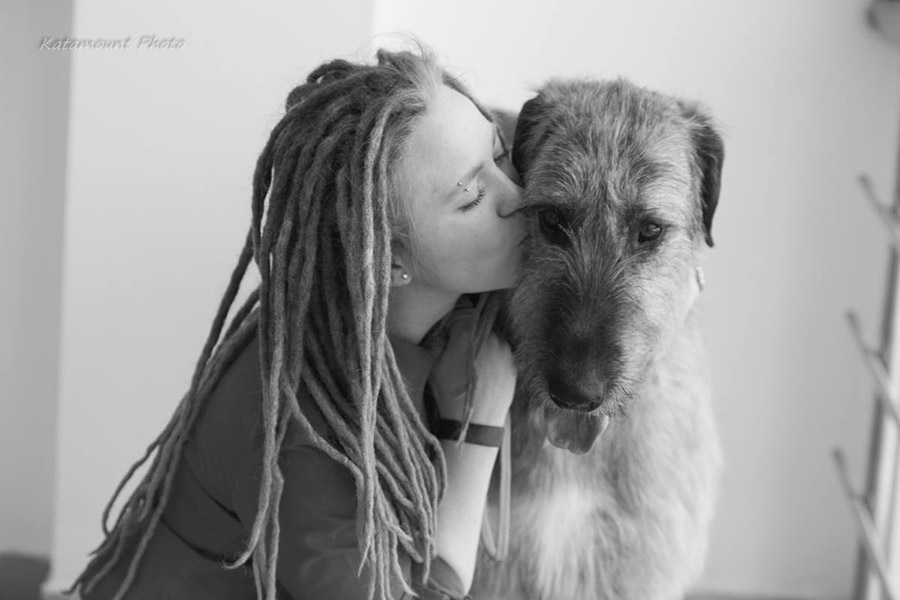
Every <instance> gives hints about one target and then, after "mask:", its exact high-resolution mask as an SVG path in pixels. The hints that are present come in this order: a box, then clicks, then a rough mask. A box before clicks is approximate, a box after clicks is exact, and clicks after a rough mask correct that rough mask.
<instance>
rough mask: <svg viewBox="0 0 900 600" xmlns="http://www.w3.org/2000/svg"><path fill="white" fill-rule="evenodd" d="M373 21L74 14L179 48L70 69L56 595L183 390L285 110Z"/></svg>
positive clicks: (104, 30) (82, 53)
mask: <svg viewBox="0 0 900 600" xmlns="http://www.w3.org/2000/svg"><path fill="white" fill-rule="evenodd" d="M371 21H372V14H371V5H370V3H368V2H366V1H365V0H337V1H332V2H329V3H318V2H317V3H312V2H300V3H298V2H292V1H290V0H277V1H272V2H268V3H265V4H259V3H253V4H250V3H246V4H237V3H234V4H223V3H221V2H212V1H204V2H191V3H184V2H176V1H175V0H163V1H159V2H154V3H152V4H147V3H145V2H138V1H128V2H121V1H111V0H104V1H99V0H97V1H87V0H85V1H83V2H79V3H77V5H76V7H75V21H74V34H73V37H75V38H95V37H103V38H120V37H126V36H132V38H133V40H132V45H133V46H136V44H137V38H138V37H139V36H141V35H144V34H154V35H156V36H157V37H159V38H168V37H171V36H176V37H180V38H183V39H184V40H185V41H184V45H183V47H182V48H180V49H177V50H162V49H160V50H138V49H137V48H134V47H133V48H132V49H130V50H106V51H98V50H77V51H75V52H73V53H72V60H73V68H72V100H71V110H70V115H71V123H70V131H71V137H70V145H69V156H70V161H69V174H68V182H67V197H66V231H65V284H64V289H63V318H62V345H61V376H60V377H61V391H60V397H59V434H58V435H59V437H58V453H57V461H58V479H57V494H56V528H55V536H54V542H53V557H52V560H53V572H52V575H51V581H50V582H49V584H47V585H46V586H45V587H46V589H47V590H49V591H53V590H58V589H60V588H62V587H68V585H69V584H70V583H71V581H72V580H73V579H74V577H75V576H76V575H77V574H78V572H79V571H80V570H81V568H82V567H83V566H84V564H85V562H86V558H87V554H88V552H89V551H91V550H93V549H94V548H95V547H96V546H97V545H98V544H99V543H100V541H101V531H100V524H99V521H100V513H101V511H102V509H103V507H104V506H105V503H106V501H107V499H108V497H109V496H110V494H111V493H112V491H113V489H114V487H115V485H116V484H117V483H118V481H119V479H120V478H121V476H122V475H123V474H124V473H125V471H126V470H127V468H128V467H129V466H130V465H131V464H132V462H133V461H134V460H135V459H136V458H137V457H138V456H140V454H141V453H142V451H143V449H144V448H145V447H146V445H147V444H148V443H149V442H150V441H151V440H152V438H153V437H154V436H155V435H156V433H158V431H159V430H160V429H161V428H162V426H163V425H164V424H165V423H166V422H167V421H168V419H169V416H170V415H171V412H172V410H173V409H174V407H175V406H176V404H177V403H178V400H179V399H180V398H181V397H182V395H183V394H184V392H185V391H186V390H187V388H188V385H189V383H190V377H191V375H192V373H193V368H194V364H195V362H196V360H197V357H198V356H199V354H200V351H201V349H202V347H203V343H204V342H205V340H206V337H207V335H208V333H209V327H210V325H211V323H212V319H213V317H214V316H215V314H216V311H217V309H218V304H219V301H220V299H221V296H222V293H223V292H224V290H225V287H226V285H227V282H228V279H229V277H230V274H231V271H232V269H233V268H234V264H235V262H236V260H237V258H238V254H239V252H240V248H241V246H242V245H243V242H244V237H245V235H246V232H247V229H248V227H249V225H250V181H251V176H252V173H253V168H254V165H255V161H256V158H257V156H258V155H259V152H260V151H261V150H262V147H263V145H264V143H265V141H266V138H267V136H268V132H269V131H270V130H271V128H272V127H273V126H274V125H275V123H276V122H277V120H278V118H279V117H280V115H281V114H282V113H283V103H284V99H285V98H286V96H287V93H288V92H289V91H290V90H291V88H292V87H293V86H294V85H295V84H297V83H300V82H301V81H302V80H303V78H304V77H305V76H306V74H307V73H308V72H309V71H310V70H311V69H312V68H313V67H315V66H316V65H318V64H319V63H320V62H322V61H323V60H325V59H329V58H332V57H334V56H337V55H346V54H349V53H352V52H354V51H355V50H356V49H357V48H358V47H360V46H362V45H364V44H366V43H368V42H369V36H370V33H371ZM254 281H255V280H254Z"/></svg>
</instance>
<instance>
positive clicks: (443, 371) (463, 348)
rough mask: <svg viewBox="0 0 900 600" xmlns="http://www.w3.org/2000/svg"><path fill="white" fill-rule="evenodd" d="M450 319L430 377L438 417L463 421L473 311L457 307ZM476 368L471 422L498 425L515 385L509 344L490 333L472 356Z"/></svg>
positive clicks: (504, 419) (504, 414)
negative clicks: (443, 343)
mask: <svg viewBox="0 0 900 600" xmlns="http://www.w3.org/2000/svg"><path fill="white" fill-rule="evenodd" d="M451 319H452V321H451V322H450V324H449V327H448V339H447V345H446V346H445V347H444V350H443V351H442V352H441V354H440V355H439V356H438V358H437V360H436V361H435V364H434V367H433V368H432V371H431V375H430V376H429V378H430V381H431V388H432V390H433V391H434V396H435V401H436V402H437V406H438V412H439V413H440V415H441V417H442V418H444V419H453V420H456V421H462V419H463V417H464V416H465V397H466V381H467V372H466V366H467V359H468V355H469V350H470V348H471V345H472V334H473V332H474V328H475V311H474V310H460V311H459V312H458V314H454V315H453V316H452V317H451ZM475 371H476V373H477V382H476V385H475V391H474V394H473V404H474V407H473V410H474V412H473V413H472V422H473V423H477V424H480V425H492V426H495V427H500V426H502V425H503V423H504V422H505V421H506V415H507V413H508V412H509V406H510V404H512V399H513V395H514V393H515V388H516V369H515V365H514V363H513V355H512V350H511V349H510V347H509V344H507V343H506V341H505V340H503V339H502V338H500V337H499V336H497V335H496V334H494V333H490V334H489V335H488V338H487V339H486V340H485V343H484V345H483V346H482V348H481V350H480V351H479V353H478V354H477V355H476V357H475Z"/></svg>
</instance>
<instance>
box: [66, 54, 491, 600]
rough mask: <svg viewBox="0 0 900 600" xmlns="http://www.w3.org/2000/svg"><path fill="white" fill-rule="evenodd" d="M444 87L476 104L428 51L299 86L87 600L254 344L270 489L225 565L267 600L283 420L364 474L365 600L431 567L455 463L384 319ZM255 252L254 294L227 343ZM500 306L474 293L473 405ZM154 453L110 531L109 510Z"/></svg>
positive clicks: (145, 518) (145, 531)
mask: <svg viewBox="0 0 900 600" xmlns="http://www.w3.org/2000/svg"><path fill="white" fill-rule="evenodd" d="M441 84H443V85H448V86H450V87H452V88H453V89H455V90H456V91H459V92H460V93H463V94H465V95H466V96H468V97H469V98H470V99H471V95H470V94H468V93H467V92H466V91H465V89H464V88H463V87H462V86H461V84H460V83H459V82H458V81H457V80H456V79H454V78H453V77H451V76H449V75H447V74H446V73H443V72H442V71H441V70H440V69H439V68H438V67H437V66H436V63H435V61H434V59H433V57H432V56H431V55H430V53H428V51H427V50H425V49H423V48H420V50H419V52H418V53H412V52H396V53H393V52H387V51H384V50H381V51H379V52H378V54H377V64H375V65H360V64H352V63H349V62H347V61H344V60H335V61H332V62H329V63H326V64H324V65H322V66H320V67H319V68H317V69H315V70H314V71H313V72H312V73H311V74H310V75H309V77H308V78H307V81H306V82H305V83H304V84H302V85H300V86H298V87H296V88H295V89H294V90H293V91H291V93H290V94H289V96H288V98H287V103H286V114H285V115H284V116H283V118H282V119H281V120H280V122H279V123H278V124H277V125H276V127H275V128H274V130H273V131H272V133H271V135H270V137H269V140H268V142H267V144H266V146H265V148H264V149H263V151H262V154H261V155H260V157H259V160H258V162H257V165H256V170H255V174H254V179H253V198H252V226H251V228H250V232H249V234H248V236H247V239H246V241H245V244H244V248H243V251H242V252H241V254H240V258H239V260H238V264H237V267H236V268H235V270H234V272H233V274H232V276H231V281H230V283H229V285H228V288H227V290H226V292H225V296H224V298H223V299H222V302H221V304H220V306H219V310H218V313H217V314H216V317H215V319H214V321H213V325H212V330H211V332H210V335H209V337H208V339H207V341H206V344H205V345H204V348H203V351H202V353H201V356H200V359H199V361H198V363H197V366H196V369H195V371H194V375H193V377H192V379H191V383H190V388H189V390H188V392H187V394H186V395H185V396H184V397H183V398H182V400H181V402H180V403H179V405H178V408H177V409H176V410H175V413H174V414H173V416H172V418H171V420H170V422H169V424H168V425H167V426H166V427H165V429H164V430H163V432H162V433H161V434H160V435H159V436H158V437H157V438H156V439H155V440H153V442H152V443H151V444H150V445H149V446H148V448H147V450H146V452H145V453H144V455H143V457H142V458H141V459H140V460H138V461H137V462H136V463H135V464H134V465H133V466H132V467H131V469H130V470H129V471H128V472H127V473H126V475H125V477H124V478H123V480H122V482H121V483H120V484H119V485H118V487H117V488H116V490H115V492H114V494H113V497H112V499H111V500H110V502H109V504H108V505H107V507H106V509H105V510H104V513H103V519H102V526H103V531H104V534H105V539H104V541H103V543H102V544H101V545H100V546H99V547H98V548H97V550H95V551H94V552H93V555H92V556H93V558H92V559H91V561H90V563H89V564H88V565H87V567H86V568H85V570H84V572H83V573H82V574H81V575H80V576H79V577H78V579H77V580H76V581H75V583H74V584H73V586H72V588H71V590H70V591H73V590H75V589H76V588H78V587H79V586H81V589H82V591H83V592H84V593H87V592H89V591H90V590H91V589H92V588H93V587H94V586H95V585H96V583H97V582H98V581H99V580H101V579H102V578H103V577H104V576H105V575H107V574H108V573H109V572H110V570H111V569H112V568H113V566H114V565H115V564H116V563H117V561H119V560H120V559H121V557H122V556H123V555H124V553H125V549H126V548H127V547H128V544H129V543H130V542H135V543H136V544H137V550H136V552H135V553H134V555H133V557H132V560H131V563H130V565H129V568H128V571H127V574H126V576H125V579H124V580H123V581H122V583H121V585H120V587H119V590H118V592H117V594H116V596H115V598H116V599H120V598H122V597H123V596H124V595H125V593H126V592H127V590H128V589H129V586H130V585H131V583H132V581H133V579H134V577H135V574H136V572H137V568H138V565H139V563H140V561H141V557H142V556H143V554H144V551H145V550H146V548H147V544H148V542H149V541H150V539H151V538H152V536H153V533H154V531H155V529H156V527H157V524H158V523H159V520H160V518H161V516H162V514H163V510H164V509H165V506H166V502H167V500H168V498H169V495H170V492H171V489H172V482H173V479H174V475H175V473H176V470H177V468H178V465H179V461H180V459H181V456H182V449H183V447H184V444H185V441H186V440H187V438H188V435H189V434H190V432H191V429H192V427H193V424H194V422H195V420H196V418H197V415H198V413H199V411H200V409H201V407H202V406H203V403H204V401H205V399H206V398H207V397H208V396H209V394H210V392H211V391H212V389H213V388H214V387H215V385H216V383H217V382H218V380H219V378H220V376H221V375H222V373H223V372H224V371H225V370H226V369H227V368H228V366H229V365H230V364H231V363H232V362H233V360H234V359H235V358H236V356H237V355H238V353H239V352H240V350H241V349H242V348H243V347H245V346H246V344H247V343H248V341H249V340H250V338H251V336H253V335H257V336H258V339H259V348H260V367H261V379H262V381H261V383H262V406H261V410H262V428H263V434H264V435H263V439H264V444H263V464H262V481H261V485H260V488H259V496H258V506H257V512H256V518H255V521H254V523H253V526H252V530H251V531H250V534H249V539H248V542H247V546H246V549H245V550H244V552H243V553H241V554H240V555H239V556H237V557H235V558H234V559H233V560H232V561H231V562H229V563H227V564H226V565H225V566H226V568H236V567H238V566H240V565H244V564H246V563H247V562H251V563H252V567H253V574H254V580H255V582H256V589H257V597H258V598H265V599H266V600H274V599H275V597H276V564H277V561H278V539H279V533H280V532H279V519H278V508H279V501H280V498H281V492H282V488H283V485H284V480H283V477H282V474H281V470H280V468H279V465H278V456H279V453H280V449H281V446H282V443H283V441H284V439H285V435H286V433H287V431H288V427H289V426H294V427H299V428H300V430H301V431H302V432H303V433H304V434H305V435H306V436H308V438H309V439H310V440H311V443H312V444H313V445H314V446H315V447H316V448H318V449H319V450H321V451H322V452H324V453H325V454H327V455H328V456H329V457H331V458H332V459H333V460H335V461H337V462H338V463H340V464H342V465H343V466H345V467H346V468H347V469H348V470H349V471H350V472H351V473H352V475H353V477H354V480H355V483H356V491H357V538H358V545H359V549H360V554H361V557H362V565H361V567H360V569H361V571H362V568H363V566H368V567H369V569H370V574H371V575H370V577H369V580H368V591H369V597H370V598H373V597H377V598H379V599H381V600H384V599H386V598H387V597H388V593H389V589H390V580H391V579H392V577H394V576H395V577H396V578H397V579H398V580H399V581H401V582H402V584H403V586H404V588H405V589H406V591H407V592H412V590H411V588H410V587H409V582H406V581H405V580H404V578H403V574H402V571H401V567H400V561H399V559H398V557H399V552H400V551H402V552H405V553H406V554H408V555H409V556H410V557H411V558H412V559H413V560H415V561H417V562H420V563H423V565H424V572H425V573H426V576H427V573H428V569H429V567H430V563H431V559H432V557H433V556H434V555H435V539H434V538H435V529H436V512H437V505H438V502H439V500H440V498H441V497H442V494H443V491H444V486H445V481H446V473H445V471H446V465H445V463H444V458H443V453H442V451H441V446H440V444H439V443H438V441H437V440H436V438H434V437H433V436H432V435H431V434H430V433H429V431H428V429H427V428H426V426H425V425H424V424H423V423H422V420H421V418H420V416H419V414H418V412H417V411H416V408H415V406H414V404H413V402H412V400H411V399H410V397H409V395H408V393H407V391H406V387H405V385H404V383H403V379H402V376H401V374H400V371H399V369H398V366H397V362H396V360H395V357H394V353H393V350H392V348H391V345H390V343H389V340H388V338H387V332H386V326H385V324H386V317H387V309H388V304H387V301H388V293H389V289H390V272H391V253H392V242H393V243H395V244H396V243H400V244H406V243H409V242H410V236H409V226H410V224H409V223H408V222H407V220H406V219H405V215H404V212H405V211H404V207H402V206H400V204H399V203H400V200H398V197H399V194H397V193H395V191H394V181H393V178H392V176H391V173H392V172H393V168H394V166H395V165H396V164H397V161H398V159H399V158H400V157H402V154H403V151H404V146H405V141H406V140H407V139H408V137H409V135H410V134H411V132H412V130H413V127H414V126H415V124H416V122H417V119H418V118H419V117H420V116H421V115H422V114H423V113H424V112H425V110H426V107H427V102H428V100H429V97H430V94H431V93H433V89H434V86H437V85H441ZM473 102H475V101H474V99H473ZM476 106H479V105H478V104H477V102H476ZM479 108H480V106H479ZM481 110H482V112H483V113H484V114H485V115H486V116H487V117H488V118H489V119H490V118H491V117H490V115H489V114H488V113H487V112H486V111H485V110H484V109H481ZM251 259H253V260H254V261H255V263H256V265H257V267H258V268H259V271H260V275H261V283H260V285H259V287H257V288H256V289H255V290H253V292H252V293H251V294H250V295H249V297H248V299H247V300H246V302H245V303H244V304H243V306H242V307H241V308H240V309H239V310H238V311H237V313H236V314H235V315H234V317H233V319H232V321H231V324H230V325H229V327H228V330H227V331H226V333H225V336H224V338H222V339H221V341H220V335H221V332H222V328H223V325H224V324H225V320H226V316H227V315H228V313H229V311H230V309H231V306H232V303H233V302H234V300H235V297H236V295H237V292H238V289H239V288H240V284H241V281H242V280H243V278H244V275H245V273H246V270H247V268H248V266H249V263H250V260H251ZM498 298H499V297H498V295H497V294H481V296H480V298H479V301H478V304H477V306H476V311H477V313H478V326H477V327H476V331H475V334H474V335H475V338H474V340H473V350H472V353H471V355H470V357H469V368H468V372H469V382H468V386H467V402H468V403H469V407H471V401H472V391H473V389H474V385H475V382H474V373H475V369H474V358H473V357H474V354H475V353H476V352H477V349H478V348H479V347H480V345H481V342H483V341H484V339H485V338H486V337H487V335H488V333H489V331H490V329H491V327H492V323H493V321H494V317H495V315H496V312H497V307H498V305H499V299H498ZM442 323H443V321H442ZM440 326H441V323H439V324H438V325H436V326H435V328H433V329H432V332H436V331H439V330H440ZM432 332H430V333H429V335H431V333H432ZM301 386H302V387H303V388H305V389H306V390H307V391H308V393H309V394H310V395H311V396H312V398H313V399H314V401H315V404H316V406H317V407H318V409H319V410H321V412H322V414H323V415H324V417H325V420H326V423H327V424H328V426H329V428H330V429H331V430H332V431H333V433H334V438H331V441H330V440H329V439H328V438H326V437H323V435H321V434H320V433H319V432H317V431H316V430H315V429H314V428H313V427H312V426H311V424H310V422H309V421H308V420H307V418H306V416H304V414H303V413H302V412H301V411H300V408H299V405H298V400H297V398H298V392H299V390H300V389H301ZM151 456H152V457H153V459H152V462H151V464H150V467H149V469H148V470H147V472H146V474H145V475H144V477H143V478H142V480H141V481H140V483H139V484H138V485H137V486H136V488H135V490H134V492H133V493H132V494H131V496H130V497H129V498H128V500H127V502H126V503H125V505H124V506H123V508H122V510H121V511H120V513H119V515H118V518H117V519H116V521H115V523H114V525H113V527H112V529H111V530H110V529H109V528H108V527H107V523H108V520H109V513H110V510H111V508H112V506H113V504H114V503H115V501H116V500H117V498H118V496H119V494H120V493H121V492H122V490H123V488H124V487H125V485H126V484H127V482H128V481H129V480H130V479H131V477H132V476H133V475H134V473H135V472H136V471H137V470H138V469H139V468H140V467H142V466H143V465H144V464H145V463H146V462H147V461H148V460H149V459H150V457H151ZM429 456H434V457H436V458H435V460H434V461H432V460H430V459H429Z"/></svg>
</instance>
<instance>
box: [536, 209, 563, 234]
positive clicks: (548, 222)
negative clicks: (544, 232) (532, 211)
mask: <svg viewBox="0 0 900 600" xmlns="http://www.w3.org/2000/svg"><path fill="white" fill-rule="evenodd" d="M539 217H540V219H541V225H543V226H544V227H547V228H548V229H559V228H560V226H561V225H562V219H560V217H559V213H558V212H556V211H555V210H550V209H548V210H542V211H541V212H540V214H539Z"/></svg>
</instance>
